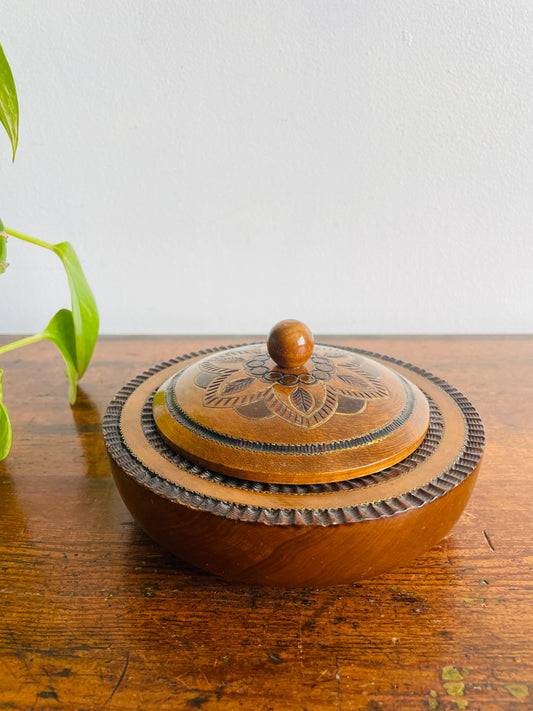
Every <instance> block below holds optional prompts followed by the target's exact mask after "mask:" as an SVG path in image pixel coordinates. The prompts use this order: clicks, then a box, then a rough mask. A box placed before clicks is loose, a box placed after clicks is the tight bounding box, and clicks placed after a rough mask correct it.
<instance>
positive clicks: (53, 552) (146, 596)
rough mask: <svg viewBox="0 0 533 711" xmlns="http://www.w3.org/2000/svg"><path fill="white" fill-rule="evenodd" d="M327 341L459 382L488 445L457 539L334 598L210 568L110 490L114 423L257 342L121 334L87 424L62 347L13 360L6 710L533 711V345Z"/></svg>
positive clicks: (105, 343)
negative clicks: (106, 431) (134, 397)
mask: <svg viewBox="0 0 533 711" xmlns="http://www.w3.org/2000/svg"><path fill="white" fill-rule="evenodd" d="M1 340H3V341H5V340H7V339H5V338H2V339H1ZM250 340H252V338H251V339H250ZM317 340H320V339H317ZM327 340H328V342H335V341H336V342H338V343H343V344H346V345H354V346H359V347H361V348H368V349H370V350H374V351H377V352H380V353H388V354H390V355H392V356H395V357H397V358H400V359H402V360H406V361H410V362H414V363H416V364H417V365H420V366H422V367H425V368H427V369H428V370H430V371H432V372H434V373H436V374H437V375H440V376H441V377H443V378H445V379H446V380H448V381H449V382H451V383H452V384H453V385H455V386H456V387H458V388H459V389H460V390H461V391H463V392H464V393H465V394H466V395H467V396H468V397H469V398H470V399H471V400H472V402H473V403H474V404H475V405H476V406H477V407H478V409H479V411H480V414H481V416H482V418H483V420H484V422H485V426H486V430H487V450H486V454H485V458H484V463H483V467H482V469H481V474H480V477H479V481H478V484H477V487H476V490H475V491H474V494H473V497H472V499H471V501H470V503H469V505H468V507H467V510H466V512H465V513H464V515H463V517H462V518H461V519H460V521H459V523H458V524H457V525H456V526H455V528H454V529H453V531H452V533H451V534H450V535H449V536H448V537H447V538H446V539H445V540H444V541H442V542H441V543H440V544H439V545H438V546H437V547H435V548H434V549H433V550H431V551H430V552H429V553H427V554H425V555H424V556H422V557H421V558H419V559H418V560H416V562H414V563H412V564H411V565H409V566H408V567H405V568H403V569H399V570H397V571H395V572H393V573H390V574H387V575H384V576H382V577H380V578H377V579H374V580H371V581H368V582H362V583H359V584H356V585H349V586H342V587H335V588H325V589H316V588H300V589H292V590H284V589H274V588H255V587H250V586H247V585H229V584H226V583H223V582H221V581H219V580H218V579H216V578H214V577H211V576H209V575H208V574H205V573H201V572H198V571H196V570H194V569H193V568H191V567H189V566H188V565H186V564H185V563H182V562H180V561H179V560H177V559H175V558H173V557H172V556H171V555H170V554H167V553H165V552H164V551H163V550H162V549H160V548H159V547H158V546H157V545H156V544H154V543H152V542H151V541H150V539H148V537H147V536H146V535H145V534H143V533H142V532H141V531H140V530H139V528H138V527H137V526H136V525H135V524H134V523H133V521H132V519H131V517H130V515H129V513H128V512H127V510H126V508H125V507H124V505H123V503H122V501H121V499H120V497H119V495H118V493H117V491H116V489H115V486H114V484H113V481H112V479H111V476H110V470H109V464H108V461H107V457H106V453H105V450H104V446H103V442H102V436H101V418H102V415H103V412H104V410H105V407H106V405H107V403H108V401H109V400H110V399H111V397H112V396H113V395H114V393H115V392H116V391H117V390H118V389H119V387H121V386H122V385H123V384H124V383H125V382H126V381H127V380H129V379H130V378H131V377H133V376H135V375H136V374H137V373H139V372H141V371H142V370H144V369H145V368H147V367H149V366H150V365H152V364H153V363H157V362H160V361H162V360H165V359H166V358H170V357H173V356H175V355H178V354H180V353H186V352H189V351H193V350H197V349H199V348H204V347H208V346H212V345H216V344H217V343H231V342H235V343H236V342H242V341H243V337H242V336H241V337H238V338H235V339H232V338H228V337H225V338H218V339H217V338H184V337H180V338H178V337H173V338H170V337H169V338H149V339H142V338H129V339H128V338H107V339H102V340H101V341H100V342H99V344H98V345H97V349H96V353H95V359H94V361H93V364H92V366H91V367H90V369H89V371H88V372H87V375H86V377H85V378H84V380H83V391H82V393H81V398H80V400H79V402H78V404H77V405H76V406H75V407H74V408H73V409H72V410H71V409H70V408H69V406H68V400H67V386H66V381H64V378H63V375H62V367H63V364H62V361H61V358H60V357H59V356H58V355H56V352H55V350H54V349H53V347H52V346H51V345H49V344H44V343H43V344H39V345H37V346H34V347H32V348H31V349H30V348H27V349H25V350H24V351H19V352H14V353H13V354H10V357H5V358H3V359H2V363H1V365H2V368H5V371H6V372H5V375H4V395H5V402H6V405H7V406H8V408H9V410H10V413H11V415H12V418H13V422H14V435H15V443H14V446H13V449H12V452H11V454H10V456H9V458H8V459H7V460H6V461H5V462H3V463H2V464H0V709H14V710H18V709H20V710H22V709H78V710H80V711H81V710H82V709H86V710H89V709H90V710H92V709H109V710H112V709H117V710H119V709H146V710H147V711H150V710H151V709H172V710H173V709H203V710H204V711H209V710H210V709H258V710H259V711H267V709H273V710H277V709H338V710H340V711H346V710H350V709H366V710H369V711H376V710H377V709H383V710H384V711H388V710H389V709H392V710H398V711H411V710H413V711H414V710H415V709H417V710H418V709H439V710H440V711H450V710H452V709H453V710H454V711H455V709H468V710H469V711H476V710H479V711H500V710H501V709H504V710H509V711H511V710H513V711H514V710H516V711H518V710H520V709H531V708H533V613H532V601H533V541H532V538H533V464H532V456H531V452H532V451H533V424H532V423H533V338H530V337H508V338H496V337H487V338H465V337H458V338H452V337H447V338H399V337H398V338H391V339H386V338H360V339H357V340H356V339H354V338H346V337H344V338H340V337H339V338H338V339H334V338H333V337H331V336H329V337H328V339H327Z"/></svg>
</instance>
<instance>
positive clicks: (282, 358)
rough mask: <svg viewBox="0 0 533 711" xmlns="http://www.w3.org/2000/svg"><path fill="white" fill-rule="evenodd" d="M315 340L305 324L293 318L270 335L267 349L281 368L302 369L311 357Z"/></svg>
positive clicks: (276, 326)
mask: <svg viewBox="0 0 533 711" xmlns="http://www.w3.org/2000/svg"><path fill="white" fill-rule="evenodd" d="M314 342H315V341H314V338H313V334H312V333H311V331H310V330H309V329H308V328H307V326H306V325H305V323H302V322H301V321H295V320H294V319H292V318H289V319H286V320H285V321H280V322H279V323H277V324H276V325H275V326H274V327H273V328H272V330H271V331H270V333H269V334H268V340H267V348H268V352H269V354H270V357H271V358H272V360H274V361H275V362H276V363H277V365H279V367H280V368H287V369H288V370H292V369H293V368H300V367H301V366H302V365H304V363H306V362H307V361H308V360H309V358H310V357H311V353H312V352H313V345H314Z"/></svg>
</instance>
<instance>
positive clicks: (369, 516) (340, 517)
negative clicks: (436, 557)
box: [103, 344, 485, 526]
mask: <svg viewBox="0 0 533 711" xmlns="http://www.w3.org/2000/svg"><path fill="white" fill-rule="evenodd" d="M243 345H247V344H243ZM236 347H238V346H231V345H229V346H218V347H215V348H208V349H204V350H200V351H196V352H193V353H188V354H186V355H182V356H177V357H176V358H173V359H172V360H168V361H164V362H162V363H159V364H157V365H155V366H153V367H151V368H149V369H148V370H146V371H144V372H143V373H141V374H139V375H137V376H136V377H135V378H133V379H132V380H130V381H129V382H128V383H127V384H126V385H124V387H122V388H121V390H120V391H119V392H118V393H117V394H116V395H115V397H114V398H113V400H112V401H111V403H110V404H109V406H108V408H107V411H106V413H105V416H104V420H103V433H104V441H105V444H106V448H107V451H108V453H109V455H110V456H111V457H112V458H113V460H114V461H115V462H116V464H117V465H118V466H119V467H120V468H121V469H122V470H123V471H125V472H126V473H127V474H129V475H130V476H131V477H133V478H134V479H135V481H136V482H137V483H139V484H141V485H142V486H146V487H148V488H149V489H151V490H152V491H153V492H154V493H156V494H158V495H160V496H163V497H164V498H167V499H169V500H171V501H175V502H176V503H179V504H181V505H184V506H188V507H190V508H195V509H200V510H202V511H205V512H208V513H212V514H214V515H216V516H221V517H223V518H229V519H234V520H238V521H245V522H250V523H263V524H267V525H278V526H279V525H281V526H309V525H314V526H316V525H321V526H334V525H339V524H343V523H356V522H359V521H365V520H375V519H380V518H388V517H390V516H394V515H396V514H398V513H402V512H404V511H408V510H410V509H416V508H419V507H420V506H424V505H425V504H428V503H430V502H432V501H434V500H435V499H437V498H439V497H441V496H443V495H444V494H446V493H447V492H448V491H451V490H452V489H454V488H455V487H456V486H458V485H459V484H461V483H462V482H463V481H464V480H465V479H466V478H467V477H468V476H469V475H470V474H471V473H472V472H473V471H474V469H475V468H476V466H477V465H478V463H479V461H480V459H481V456H482V454H483V450H484V446H485V431H484V427H483V423H482V421H481V418H480V416H479V414H478V412H477V410H476V409H475V407H474V406H473V405H472V403H471V402H470V401H469V400H468V399H467V398H466V397H465V396H464V395H463V394H462V393H461V392H460V391H459V390H457V389H456V388H454V387H453V386H451V385H449V384H448V383H447V382H446V381H445V380H442V379H441V378H439V377H437V376H435V375H433V374H432V373H429V372H428V371H427V370H424V369H423V368H419V367H418V366H415V365H413V364H411V363H405V362H403V361H401V360H398V359H396V358H393V357H392V356H386V355H381V354H379V353H374V352H372V351H367V350H363V349H359V348H350V347H348V346H335V347H336V348H344V350H347V351H351V352H353V353H358V354H360V355H363V356H368V357H370V358H376V359H379V360H382V361H385V362H388V363H394V364H396V365H399V366H401V367H403V368H406V369H407V370H411V371H413V372H415V373H417V374H418V375H421V376H422V377H424V378H426V379H427V380H430V381H431V382H433V383H434V384H435V385H437V386H438V387H440V388H441V389H442V390H444V391H445V392H446V393H447V394H448V395H449V396H450V397H451V398H452V399H453V400H454V401H455V402H456V403H457V405H458V407H459V409H460V410H461V412H462V414H463V417H464V419H465V424H466V437H465V441H464V443H463V447H462V449H461V451H460V452H459V453H458V457H457V458H456V459H455V461H454V463H453V464H452V466H451V467H449V468H448V469H446V470H445V471H443V472H441V474H439V475H438V476H437V477H435V478H434V479H432V480H431V481H429V482H428V483H426V484H424V486H422V487H419V488H416V489H413V490H412V491H409V492H406V493H404V494H402V495H401V496H396V497H393V498H390V499H383V500H381V501H376V502H373V503H368V504H363V505H360V506H347V507H340V508H335V509H309V508H301V509H270V508H264V507H258V506H244V505H242V504H234V503H231V502H228V501H223V500H222V499H215V498H212V497H209V496H204V495H202V494H198V493H196V492H193V491H190V490H188V489H185V488H184V487H181V486H178V485H177V484H174V483H172V482H170V481H168V480H167V479H164V478H162V477H160V476H159V475H158V474H156V473H155V472H153V471H152V470H151V469H149V468H148V467H146V466H144V465H143V464H142V463H141V462H140V461H139V460H138V459H137V458H136V457H135V455H134V454H133V453H132V452H131V451H130V450H129V449H128V448H127V447H126V445H125V444H124V441H123V438H122V433H121V430H120V415H121V412H122V408H123V406H124V404H125V402H126V401H127V399H128V398H129V397H130V395H131V394H132V393H133V392H134V390H136V389H137V388H138V387H139V385H141V383H143V382H144V381H145V380H147V379H148V378H149V377H151V376H152V375H155V374H156V373H158V372H160V371H161V370H164V369H165V368H169V367H171V366H173V365H176V364H177V363H182V362H183V361H186V360H189V359H191V358H197V357H198V356H204V355H210V354H211V353H217V352H219V351H224V350H228V349H230V348H236ZM416 451H418V450H416ZM414 454H416V452H415V453H414ZM198 469H199V470H200V469H201V468H200V467H198ZM385 471H386V470H385Z"/></svg>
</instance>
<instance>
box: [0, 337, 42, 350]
mask: <svg viewBox="0 0 533 711" xmlns="http://www.w3.org/2000/svg"><path fill="white" fill-rule="evenodd" d="M43 338H44V336H43V334H42V333H36V334H35V336H27V337H26V338H21V339H20V340H19V341H13V343H8V344H7V345H5V346H0V355H2V354H3V353H8V352H9V351H14V350H15V348H22V346H29V345H30V343H37V342H38V341H42V340H43Z"/></svg>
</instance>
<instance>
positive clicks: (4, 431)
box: [0, 370, 13, 462]
mask: <svg viewBox="0 0 533 711" xmlns="http://www.w3.org/2000/svg"><path fill="white" fill-rule="evenodd" d="M3 375H4V371H3V370H0V462H1V461H2V459H5V458H6V457H7V455H8V454H9V450H10V449H11V444H12V442H13V430H12V428H11V421H10V419H9V414H8V412H7V408H6V406H5V405H4V403H3V402H2V376H3Z"/></svg>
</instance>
